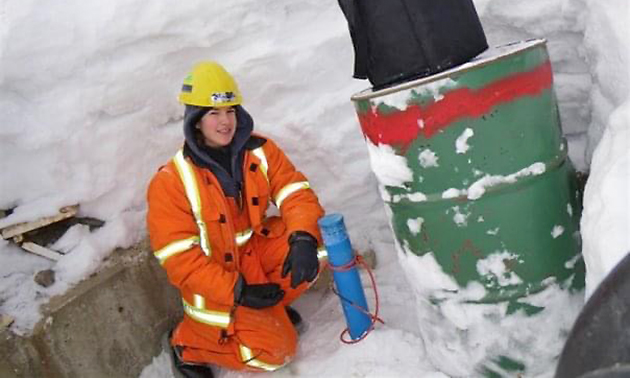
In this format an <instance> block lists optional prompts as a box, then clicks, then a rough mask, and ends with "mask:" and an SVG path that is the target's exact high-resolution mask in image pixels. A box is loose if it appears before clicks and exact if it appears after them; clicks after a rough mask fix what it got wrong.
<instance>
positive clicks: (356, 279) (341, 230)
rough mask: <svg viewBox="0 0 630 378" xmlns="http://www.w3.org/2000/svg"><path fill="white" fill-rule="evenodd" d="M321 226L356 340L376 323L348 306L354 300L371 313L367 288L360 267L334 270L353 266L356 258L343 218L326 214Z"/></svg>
mask: <svg viewBox="0 0 630 378" xmlns="http://www.w3.org/2000/svg"><path fill="white" fill-rule="evenodd" d="M318 223H319V229H320V230H321V232H322V237H323V239H324V245H325V246H326V250H327V251H328V262H329V264H330V265H331V266H332V268H333V278H334V280H335V286H336V287H337V291H338V292H339V295H340V296H341V298H342V299H341V306H342V308H343V313H344V315H345V317H346V324H347V325H348V331H349V333H350V338H351V339H352V340H356V339H358V338H360V337H361V336H363V334H364V333H365V332H366V331H368V329H369V328H370V326H371V325H372V320H371V318H370V316H369V315H368V314H367V313H364V312H363V311H361V310H359V309H357V308H355V307H354V306H352V305H351V304H350V303H347V301H350V302H351V303H354V304H355V305H357V306H359V307H361V308H363V309H364V310H365V311H366V312H369V310H368V306H367V301H366V300H365V293H364V292H363V285H361V277H360V276H359V272H358V271H357V267H356V265H355V266H353V267H352V268H350V269H348V270H344V271H336V270H334V268H337V267H342V266H344V265H347V264H349V263H350V262H351V261H352V260H353V259H354V254H353V253H352V245H351V244H350V238H349V237H348V233H347V232H346V226H345V224H344V222H343V216H342V215H341V214H330V215H326V216H324V217H322V218H321V219H320V220H319V221H318ZM344 298H345V299H346V300H344Z"/></svg>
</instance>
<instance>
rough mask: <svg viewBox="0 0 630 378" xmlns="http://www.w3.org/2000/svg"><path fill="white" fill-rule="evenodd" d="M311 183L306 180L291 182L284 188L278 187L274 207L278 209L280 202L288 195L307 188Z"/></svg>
mask: <svg viewBox="0 0 630 378" xmlns="http://www.w3.org/2000/svg"><path fill="white" fill-rule="evenodd" d="M310 187H311V185H310V184H309V183H308V181H300V182H294V183H293V184H288V185H286V186H285V187H284V188H282V189H280V191H279V192H278V195H277V196H276V207H277V208H278V209H279V208H280V206H282V202H284V200H285V199H286V198H287V197H288V196H290V195H291V194H293V193H295V192H297V191H298V190H302V189H308V188H310Z"/></svg>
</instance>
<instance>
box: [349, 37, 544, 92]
mask: <svg viewBox="0 0 630 378" xmlns="http://www.w3.org/2000/svg"><path fill="white" fill-rule="evenodd" d="M519 44H523V45H524V46H523V47H522V48H517V49H514V50H512V51H509V52H507V53H505V54H500V55H496V56H492V57H487V58H483V57H482V55H483V53H482V54H480V55H478V56H477V58H480V57H481V58H480V60H479V61H478V62H477V61H475V60H474V59H475V58H473V60H470V61H468V62H466V63H464V64H461V65H459V66H456V67H453V68H451V69H449V70H446V71H443V72H440V73H437V74H435V75H431V76H427V77H423V78H420V79H416V80H412V81H408V82H404V83H401V84H398V85H396V86H393V87H388V88H384V89H380V90H378V91H372V88H368V89H364V90H362V91H361V92H359V93H355V94H354V95H352V97H350V100H351V101H354V102H356V101H362V100H369V99H372V98H376V97H382V96H386V95H389V94H392V93H396V92H399V91H402V90H405V89H411V88H414V87H418V86H421V85H424V84H428V83H431V82H434V81H437V80H440V79H445V78H447V77H449V76H451V75H453V74H455V73H460V72H466V71H470V70H472V69H474V68H479V67H484V66H487V65H489V64H492V63H494V62H496V61H498V60H501V59H505V58H508V57H510V56H512V55H516V54H520V53H522V52H523V51H527V50H531V49H535V48H538V47H540V46H546V44H547V39H545V38H534V39H527V40H524V41H517V42H511V43H506V44H504V45H498V46H495V47H494V48H500V47H507V46H512V45H519ZM486 51H489V50H486Z"/></svg>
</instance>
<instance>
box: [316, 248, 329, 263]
mask: <svg viewBox="0 0 630 378" xmlns="http://www.w3.org/2000/svg"><path fill="white" fill-rule="evenodd" d="M327 258H328V251H327V250H326V248H325V247H323V246H322V247H319V248H317V260H325V259H327Z"/></svg>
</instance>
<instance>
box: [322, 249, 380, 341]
mask: <svg viewBox="0 0 630 378" xmlns="http://www.w3.org/2000/svg"><path fill="white" fill-rule="evenodd" d="M357 264H359V265H361V266H363V267H364V268H365V270H367V272H368V274H369V275H370V281H371V282H372V288H373V289H374V298H375V299H374V300H375V302H376V303H375V305H374V314H371V313H370V312H368V311H367V310H366V309H364V308H363V307H361V306H359V305H357V304H355V303H353V302H352V301H350V300H349V299H347V298H344V297H343V296H342V295H341V294H339V292H338V291H337V289H336V288H335V287H334V285H333V288H332V290H333V293H335V294H336V295H337V296H338V297H339V299H341V300H342V301H344V302H346V303H348V304H349V305H351V306H352V307H354V308H356V309H357V310H359V311H361V312H362V313H364V314H366V315H367V316H369V317H370V319H371V320H372V324H370V328H368V329H367V330H366V331H365V332H363V335H361V337H359V338H358V339H356V340H347V339H345V338H344V335H345V334H348V333H349V332H350V330H349V328H347V327H346V329H344V330H343V332H341V335H339V339H340V340H341V342H342V343H344V344H356V343H358V342H359V341H361V340H363V339H365V338H366V337H367V335H369V333H370V332H372V331H373V330H374V326H375V325H376V322H379V323H381V324H385V322H384V321H383V320H382V319H381V318H379V317H378V309H379V300H378V290H377V288H376V280H374V274H373V273H372V269H370V266H369V265H368V264H367V263H366V262H365V259H363V257H362V256H360V255H357V256H355V258H353V259H352V260H350V262H349V263H347V264H345V265H342V266H332V264H330V263H329V264H328V267H329V268H330V270H332V271H335V272H347V271H349V270H350V269H352V268H354V267H355V266H356V265H357Z"/></svg>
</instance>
